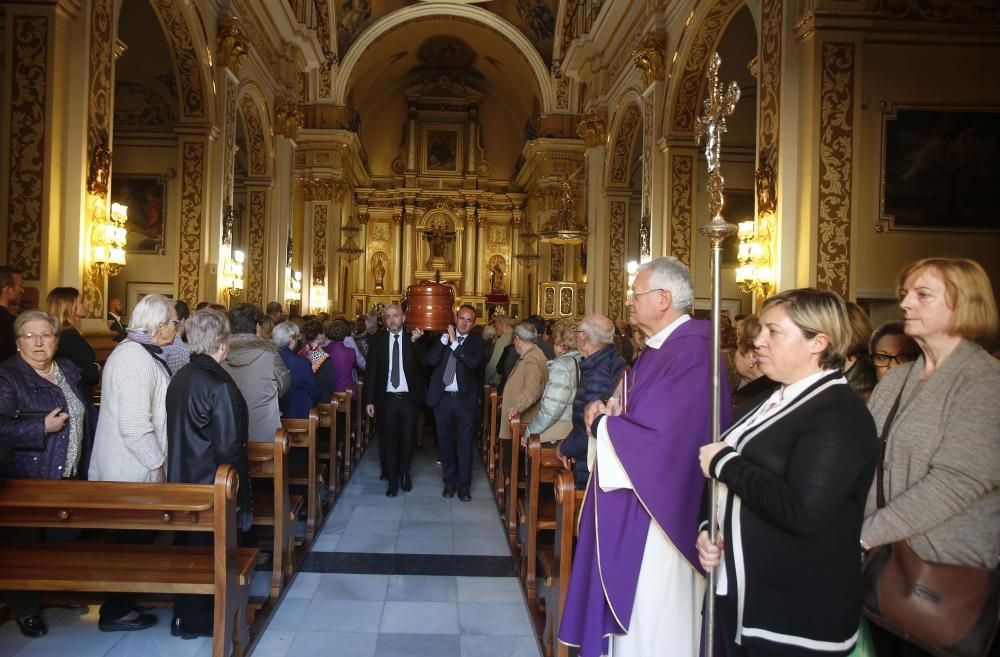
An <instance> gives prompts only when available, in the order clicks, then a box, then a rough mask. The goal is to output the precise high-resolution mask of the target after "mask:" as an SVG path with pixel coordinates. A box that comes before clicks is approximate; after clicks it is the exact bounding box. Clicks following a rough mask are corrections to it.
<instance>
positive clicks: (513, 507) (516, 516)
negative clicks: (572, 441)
mask: <svg viewBox="0 0 1000 657" xmlns="http://www.w3.org/2000/svg"><path fill="white" fill-rule="evenodd" d="M501 421H502V420H501ZM510 430H511V435H512V436H514V438H512V439H511V440H510V459H509V460H508V459H503V461H504V466H505V468H506V470H507V472H506V475H507V476H506V480H505V484H504V500H505V504H504V514H505V516H506V519H507V541H508V542H509V543H510V550H511V553H512V554H513V555H514V560H515V563H516V562H517V559H518V558H519V555H520V551H521V548H522V546H521V543H520V533H519V531H518V526H519V524H520V523H521V522H522V521H523V520H524V475H525V472H524V463H523V460H524V450H523V449H522V448H521V441H520V439H518V438H517V436H519V435H520V432H521V431H522V428H521V422H520V421H519V420H514V421H512V422H511V423H510ZM498 442H499V440H498Z"/></svg>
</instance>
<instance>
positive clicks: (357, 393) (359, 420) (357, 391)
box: [351, 381, 368, 464]
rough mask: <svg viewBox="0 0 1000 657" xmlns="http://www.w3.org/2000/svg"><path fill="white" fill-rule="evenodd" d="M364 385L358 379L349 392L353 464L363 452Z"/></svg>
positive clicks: (365, 416)
mask: <svg viewBox="0 0 1000 657" xmlns="http://www.w3.org/2000/svg"><path fill="white" fill-rule="evenodd" d="M364 387H365V384H364V383H363V382H361V381H358V382H357V383H355V384H354V390H353V391H352V393H351V404H352V406H353V408H351V417H352V418H353V420H354V424H353V425H352V431H353V433H352V436H353V437H354V450H353V452H354V459H355V461H354V462H355V464H356V463H357V462H358V461H360V460H361V456H362V454H364V453H365V445H366V444H367V443H366V442H365V419H366V418H367V417H368V414H367V413H365V412H364V408H363V406H364V404H363V402H364V399H365V395H364Z"/></svg>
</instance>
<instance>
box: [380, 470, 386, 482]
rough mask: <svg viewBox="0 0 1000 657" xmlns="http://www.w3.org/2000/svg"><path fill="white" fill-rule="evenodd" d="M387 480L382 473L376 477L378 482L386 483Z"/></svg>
mask: <svg viewBox="0 0 1000 657" xmlns="http://www.w3.org/2000/svg"><path fill="white" fill-rule="evenodd" d="M387 479H388V477H386V476H385V473H384V472H380V473H379V475H378V480H379V481H386V480H387Z"/></svg>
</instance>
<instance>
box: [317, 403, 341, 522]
mask: <svg viewBox="0 0 1000 657" xmlns="http://www.w3.org/2000/svg"><path fill="white" fill-rule="evenodd" d="M339 407H340V403H339V402H338V401H337V398H336V397H334V398H333V399H331V400H330V403H329V404H316V413H317V414H318V415H319V425H318V427H317V429H316V432H317V433H316V441H317V444H318V445H319V459H320V460H321V461H325V462H326V464H327V472H328V473H329V475H328V476H329V479H328V481H327V492H326V503H327V505H328V506H330V507H331V508H332V506H333V503H334V501H335V500H336V499H337V495H338V494H339V493H340V490H341V487H342V486H343V483H344V477H343V475H342V472H341V468H340V464H341V461H342V459H341V458H339V457H338V448H337V410H338V409H339Z"/></svg>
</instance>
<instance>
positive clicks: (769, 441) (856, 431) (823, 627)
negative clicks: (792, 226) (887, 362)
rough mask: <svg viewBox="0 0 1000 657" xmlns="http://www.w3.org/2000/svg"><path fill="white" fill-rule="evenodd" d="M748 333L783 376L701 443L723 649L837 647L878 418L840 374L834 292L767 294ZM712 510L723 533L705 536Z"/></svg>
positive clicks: (852, 637) (845, 338) (707, 555)
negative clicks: (713, 489) (716, 439)
mask: <svg viewBox="0 0 1000 657" xmlns="http://www.w3.org/2000/svg"><path fill="white" fill-rule="evenodd" d="M760 321H761V325H762V330H761V333H760V335H759V336H758V337H757V339H756V340H755V343H754V344H755V347H756V349H757V363H758V367H760V369H761V371H762V372H763V373H764V374H765V375H767V376H768V377H770V378H771V379H772V380H773V381H775V382H777V383H779V384H780V387H779V388H778V389H777V390H775V392H774V393H773V394H772V395H771V396H770V397H768V398H767V399H765V400H764V401H763V402H761V403H759V404H755V405H753V406H752V407H750V408H747V409H746V411H745V412H744V413H743V414H742V416H740V417H738V418H737V419H736V421H735V422H734V423H733V426H732V427H730V428H729V429H728V430H727V431H726V432H725V433H724V434H723V440H722V442H720V443H718V444H713V445H707V446H705V447H703V448H702V449H701V455H700V457H701V465H702V471H703V472H704V474H705V476H706V477H708V478H709V480H710V484H713V485H714V484H715V482H716V481H717V482H719V483H721V484H722V491H721V494H720V495H719V506H718V508H717V509H709V508H708V504H707V497H708V496H707V494H706V496H705V497H706V501H705V502H704V503H703V513H702V518H703V529H704V530H705V531H702V532H701V533H700V535H699V537H698V543H697V547H698V554H699V558H700V560H701V565H702V567H704V568H705V569H706V570H708V569H710V568H714V567H718V577H717V586H716V591H715V593H716V600H717V607H718V617H719V620H720V626H721V630H722V635H723V639H724V641H725V644H726V653H727V655H728V656H729V657H742V656H744V655H745V656H749V657H769V656H771V655H775V656H777V655H782V656H785V657H788V656H791V655H802V656H805V655H846V654H848V653H849V652H850V651H851V650H852V649H853V648H854V645H855V643H856V641H857V630H858V624H859V621H860V618H861V593H862V591H861V574H860V563H859V550H858V538H859V536H860V534H861V521H862V518H863V515H864V504H865V497H866V495H867V493H868V489H869V487H870V486H871V482H872V477H873V475H874V472H875V463H876V460H877V458H878V442H877V436H876V434H875V425H874V423H873V422H872V418H871V415H869V413H868V411H867V409H866V408H865V405H864V403H863V402H862V401H860V400H859V399H858V397H857V395H856V394H855V393H854V392H853V391H852V390H851V387H850V386H849V385H848V383H847V379H845V378H844V375H843V374H842V372H841V368H842V367H843V363H844V358H845V355H846V352H847V350H848V347H849V343H850V340H851V337H850V335H851V334H850V327H849V325H848V320H847V314H846V308H845V306H844V302H843V300H841V299H840V297H838V296H837V295H835V294H833V293H830V292H822V291H818V290H813V289H802V290H790V291H788V292H783V293H781V294H779V295H777V296H774V297H772V298H770V299H768V300H767V301H766V302H765V303H764V306H763V308H762V312H761V316H760ZM709 513H714V514H716V517H717V519H718V521H719V523H720V528H721V532H720V533H721V535H722V536H723V537H724V539H720V541H719V542H718V543H717V544H716V545H713V544H712V543H711V542H710V541H709V538H708V532H707V523H708V514H709Z"/></svg>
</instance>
